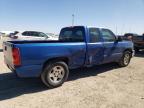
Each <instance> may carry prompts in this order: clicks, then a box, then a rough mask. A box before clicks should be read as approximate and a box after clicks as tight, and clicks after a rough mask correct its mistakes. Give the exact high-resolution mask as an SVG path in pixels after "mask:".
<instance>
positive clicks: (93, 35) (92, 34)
mask: <svg viewBox="0 0 144 108" xmlns="http://www.w3.org/2000/svg"><path fill="white" fill-rule="evenodd" d="M89 38H90V43H95V42H99V41H100V32H99V29H97V28H89Z"/></svg>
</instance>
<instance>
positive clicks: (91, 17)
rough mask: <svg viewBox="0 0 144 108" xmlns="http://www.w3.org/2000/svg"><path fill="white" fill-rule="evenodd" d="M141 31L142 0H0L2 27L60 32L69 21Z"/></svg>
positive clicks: (143, 20) (143, 28) (143, 26)
mask: <svg viewBox="0 0 144 108" xmlns="http://www.w3.org/2000/svg"><path fill="white" fill-rule="evenodd" d="M72 14H75V25H87V26H96V27H106V28H110V29H111V30H112V31H113V32H114V33H116V32H117V34H123V33H125V32H134V33H138V34H141V33H144V0H0V31H1V30H8V31H9V30H12V31H13V30H14V31H15V30H22V31H23V30H38V31H44V32H53V33H59V31H60V29H61V28H62V27H64V26H70V25H71V23H72Z"/></svg>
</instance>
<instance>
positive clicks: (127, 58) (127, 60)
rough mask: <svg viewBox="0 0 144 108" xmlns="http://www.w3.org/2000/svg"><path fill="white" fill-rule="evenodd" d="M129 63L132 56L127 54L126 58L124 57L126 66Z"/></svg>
mask: <svg viewBox="0 0 144 108" xmlns="http://www.w3.org/2000/svg"><path fill="white" fill-rule="evenodd" d="M129 61H130V55H129V54H128V53H127V54H125V56H124V64H125V65H128V64H129Z"/></svg>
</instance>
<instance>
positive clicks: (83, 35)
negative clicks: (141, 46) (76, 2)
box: [3, 26, 133, 88]
mask: <svg viewBox="0 0 144 108" xmlns="http://www.w3.org/2000/svg"><path fill="white" fill-rule="evenodd" d="M3 47H4V59H5V63H6V65H7V66H8V67H9V68H10V69H11V70H12V71H15V72H16V73H17V75H18V76H19V77H41V80H42V81H43V83H44V84H45V85H46V86H48V87H50V88H53V87H58V86H60V85H62V84H63V83H64V81H65V80H66V79H67V78H68V75H69V69H76V68H80V67H91V66H94V65H100V64H104V63H110V62H116V63H118V64H119V66H121V67H125V66H128V65H129V63H130V60H131V58H132V56H133V43H132V42H131V41H124V40H121V38H119V37H117V36H115V35H114V33H113V32H112V31H110V30H109V29H104V28H103V29H102V28H96V27H86V26H73V27H65V28H63V29H62V30H61V32H60V35H59V40H55V41H54V40H53V41H40V40H39V41H8V42H4V44H3Z"/></svg>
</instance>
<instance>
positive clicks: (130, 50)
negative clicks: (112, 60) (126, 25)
mask: <svg viewBox="0 0 144 108" xmlns="http://www.w3.org/2000/svg"><path fill="white" fill-rule="evenodd" d="M126 51H129V52H131V56H132V53H133V51H132V49H126V50H124V52H126Z"/></svg>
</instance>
